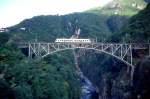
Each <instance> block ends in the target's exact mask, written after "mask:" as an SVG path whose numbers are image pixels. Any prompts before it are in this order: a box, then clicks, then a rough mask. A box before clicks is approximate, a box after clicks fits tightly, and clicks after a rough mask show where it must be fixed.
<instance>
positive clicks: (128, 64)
mask: <svg viewBox="0 0 150 99" xmlns="http://www.w3.org/2000/svg"><path fill="white" fill-rule="evenodd" d="M73 49H86V50H94V51H97V52H99V53H104V54H107V55H109V56H112V57H114V58H116V59H117V60H119V61H121V62H123V63H124V64H126V65H127V66H130V67H131V68H134V66H133V65H132V64H130V63H129V62H127V61H125V60H123V59H122V58H120V57H118V56H116V55H113V54H111V53H109V52H107V51H104V50H99V49H96V48H85V47H76V48H66V49H59V50H55V51H52V52H50V53H47V54H45V55H43V56H42V58H44V57H46V56H48V55H51V54H54V53H57V52H61V51H65V50H73Z"/></svg>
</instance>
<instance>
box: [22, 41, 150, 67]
mask: <svg viewBox="0 0 150 99" xmlns="http://www.w3.org/2000/svg"><path fill="white" fill-rule="evenodd" d="M19 48H28V57H29V58H33V56H34V58H44V57H46V56H47V55H50V54H53V53H56V52H59V51H64V50H69V49H87V50H95V51H97V52H102V53H106V54H108V55H111V56H113V57H115V58H117V59H119V60H121V61H122V62H124V63H125V64H127V65H129V66H131V67H134V65H135V64H134V63H133V50H147V51H148V53H147V54H146V55H145V56H148V55H150V44H149V43H144V44H135V43H131V44H124V43H99V42H97V43H88V44H87V43H22V44H20V45H19Z"/></svg>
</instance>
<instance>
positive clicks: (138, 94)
mask: <svg viewBox="0 0 150 99" xmlns="http://www.w3.org/2000/svg"><path fill="white" fill-rule="evenodd" d="M149 75H150V57H149V58H145V59H144V60H142V61H141V62H140V63H139V64H138V65H137V66H136V69H135V73H134V81H133V85H134V86H133V88H134V91H133V99H150V77H149Z"/></svg>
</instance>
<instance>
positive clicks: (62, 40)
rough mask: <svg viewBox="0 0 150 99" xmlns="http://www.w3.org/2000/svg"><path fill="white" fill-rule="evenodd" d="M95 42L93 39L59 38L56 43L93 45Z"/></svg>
mask: <svg viewBox="0 0 150 99" xmlns="http://www.w3.org/2000/svg"><path fill="white" fill-rule="evenodd" d="M92 42H94V41H93V40H91V39H74V38H70V39H67V38H57V39H56V40H55V43H92Z"/></svg>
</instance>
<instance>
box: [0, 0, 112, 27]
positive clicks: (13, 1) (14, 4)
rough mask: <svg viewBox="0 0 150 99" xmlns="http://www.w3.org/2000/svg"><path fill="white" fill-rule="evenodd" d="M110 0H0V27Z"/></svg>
mask: <svg viewBox="0 0 150 99" xmlns="http://www.w3.org/2000/svg"><path fill="white" fill-rule="evenodd" d="M110 1H112V0H0V28H5V27H9V26H12V25H15V24H18V23H19V22H20V21H22V20H24V19H27V18H31V17H33V16H38V15H56V14H59V15H64V14H69V13H73V12H82V11H85V10H88V9H90V8H93V7H98V6H104V5H105V4H107V3H108V2H110Z"/></svg>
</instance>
